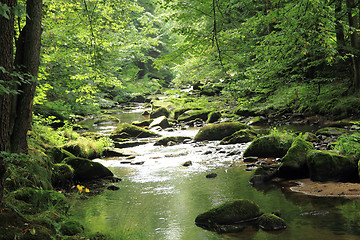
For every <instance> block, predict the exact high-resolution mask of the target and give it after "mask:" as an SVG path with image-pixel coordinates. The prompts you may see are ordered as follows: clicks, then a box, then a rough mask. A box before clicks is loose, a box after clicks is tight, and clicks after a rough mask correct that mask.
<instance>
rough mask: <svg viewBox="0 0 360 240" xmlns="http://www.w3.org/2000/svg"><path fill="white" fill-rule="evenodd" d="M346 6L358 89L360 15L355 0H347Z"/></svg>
mask: <svg viewBox="0 0 360 240" xmlns="http://www.w3.org/2000/svg"><path fill="white" fill-rule="evenodd" d="M346 6H347V11H348V18H349V26H350V28H351V33H350V42H351V53H352V65H353V89H354V90H355V91H358V90H359V89H360V57H359V36H358V33H357V29H358V27H359V24H358V17H359V14H358V13H356V14H355V11H356V8H355V4H354V0H346Z"/></svg>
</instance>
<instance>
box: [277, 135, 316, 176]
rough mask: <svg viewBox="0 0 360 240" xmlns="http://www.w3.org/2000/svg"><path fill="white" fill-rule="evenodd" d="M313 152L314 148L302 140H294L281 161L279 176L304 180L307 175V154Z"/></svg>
mask: <svg viewBox="0 0 360 240" xmlns="http://www.w3.org/2000/svg"><path fill="white" fill-rule="evenodd" d="M311 150H314V146H313V145H312V144H311V143H310V142H307V141H305V140H303V139H302V138H299V137H298V138H296V140H295V141H294V142H293V144H292V145H291V147H290V149H289V150H288V152H287V153H286V155H285V156H284V157H283V159H282V163H281V165H280V168H279V176H281V177H285V178H288V179H296V178H305V177H307V176H308V175H309V173H308V166H307V162H306V156H307V153H308V152H309V151H311Z"/></svg>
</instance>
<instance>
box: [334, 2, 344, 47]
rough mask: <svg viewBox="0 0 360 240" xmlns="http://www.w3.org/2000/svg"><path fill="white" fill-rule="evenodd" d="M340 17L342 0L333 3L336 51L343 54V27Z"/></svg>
mask: <svg viewBox="0 0 360 240" xmlns="http://www.w3.org/2000/svg"><path fill="white" fill-rule="evenodd" d="M341 15H342V0H336V2H335V18H336V20H335V32H336V43H337V46H338V51H339V52H340V53H343V50H344V46H345V35H344V25H343V24H342V23H341V22H340V20H341Z"/></svg>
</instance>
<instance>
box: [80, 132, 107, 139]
mask: <svg viewBox="0 0 360 240" xmlns="http://www.w3.org/2000/svg"><path fill="white" fill-rule="evenodd" d="M80 136H81V137H84V138H88V139H92V140H99V139H101V138H103V137H104V135H103V134H100V133H96V132H83V133H80Z"/></svg>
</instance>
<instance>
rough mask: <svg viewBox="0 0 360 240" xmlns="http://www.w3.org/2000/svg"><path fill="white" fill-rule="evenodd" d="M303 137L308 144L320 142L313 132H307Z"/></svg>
mask: <svg viewBox="0 0 360 240" xmlns="http://www.w3.org/2000/svg"><path fill="white" fill-rule="evenodd" d="M301 137H302V138H303V139H304V140H305V141H308V142H320V139H319V138H318V137H317V136H316V134H314V133H311V132H306V133H304V134H303V135H302V136H301Z"/></svg>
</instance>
